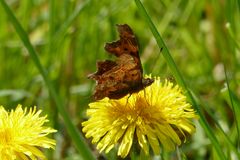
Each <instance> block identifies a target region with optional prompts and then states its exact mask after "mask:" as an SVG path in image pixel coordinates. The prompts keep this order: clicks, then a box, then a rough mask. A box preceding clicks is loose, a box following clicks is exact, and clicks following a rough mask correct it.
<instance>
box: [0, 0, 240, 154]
mask: <svg viewBox="0 0 240 160" xmlns="http://www.w3.org/2000/svg"><path fill="white" fill-rule="evenodd" d="M7 3H8V5H9V6H10V8H11V9H12V11H13V12H14V14H15V15H16V17H17V19H18V20H19V22H20V23H21V25H22V26H23V28H24V29H25V31H26V32H27V33H28V36H29V38H30V40H31V43H32V45H33V46H34V48H35V50H36V51H37V53H38V56H39V58H40V60H41V63H42V64H43V66H44V67H45V69H46V71H47V73H48V76H49V78H50V79H51V80H52V82H53V84H54V86H55V88H56V90H57V93H58V94H59V96H60V97H61V99H62V103H64V104H63V105H64V106H65V107H66V108H67V110H68V112H69V114H70V115H71V120H72V121H73V123H74V124H75V125H76V126H78V127H79V129H80V130H81V122H82V121H83V120H84V119H86V118H87V117H86V116H85V111H86V109H87V107H88V103H89V102H91V101H92V99H91V95H92V92H93V88H94V85H95V82H94V81H92V80H89V79H87V75H88V74H89V73H92V72H95V71H96V61H97V60H104V59H111V58H114V57H112V56H110V55H109V54H107V53H106V52H105V51H104V48H103V47H104V44H105V43H106V42H110V41H114V40H116V39H118V36H117V32H116V26H115V25H116V24H124V23H127V24H129V25H130V26H131V28H132V29H133V30H134V32H135V34H136V35H137V37H138V41H139V45H140V56H141V61H142V65H143V68H144V73H145V74H152V75H153V76H160V77H162V78H169V79H172V80H173V81H174V77H173V76H172V73H171V70H170V69H169V67H168V66H167V63H166V61H165V59H164V57H163V56H162V54H161V52H160V49H159V47H158V46H157V44H156V41H155V39H154V37H153V35H152V33H151V31H150V29H149V28H148V25H147V23H146V22H145V20H144V19H143V18H142V16H141V15H140V13H139V10H138V8H137V7H136V4H135V3H134V1H129V0H121V1H116V0H113V1H110V0H101V1H98V0H88V1H87V0H61V1H56V0H49V1H48V0H26V1H19V0H7ZM142 3H143V5H144V7H145V8H146V10H147V12H148V13H149V16H150V17H151V19H152V20H153V22H154V24H155V25H156V27H157V29H158V31H159V32H160V34H161V36H162V38H163V40H164V41H165V43H166V45H167V47H168V49H169V51H170V53H171V55H172V57H173V59H174V61H175V63H176V65H177V67H178V69H179V70H180V72H181V73H182V75H183V77H184V80H185V81H186V83H187V85H188V87H189V88H190V90H191V91H192V92H193V94H194V96H195V97H196V99H197V100H198V103H199V104H200V105H201V108H202V109H203V110H204V113H205V115H206V117H207V120H208V122H209V124H210V126H211V128H212V129H213V131H214V133H215V135H216V136H217V138H218V140H219V143H220V145H221V147H223V150H225V153H226V155H227V157H229V158H230V159H232V158H233V157H234V156H232V154H234V152H233V149H232V148H231V147H229V144H228V143H229V142H228V140H226V139H225V138H223V137H225V136H227V137H229V139H230V140H231V142H232V146H234V147H236V148H237V147H238V146H239V140H238V130H237V126H238V125H239V124H238V123H237V121H236V119H235V118H234V117H235V115H239V114H240V111H239V110H240V109H239V107H240V101H239V97H240V12H239V9H240V1H239V0H219V1H216V0H210V1H207V0H202V1H197V0H191V1H190V0H173V1H171V0H162V1H160V0H148V1H146V0H145V1H142ZM0 17H1V18H0V64H1V66H0V102H1V104H0V105H3V106H4V107H5V108H9V109H10V108H15V106H16V105H17V104H19V103H20V104H23V106H35V105H36V106H38V107H39V108H41V109H42V110H43V111H44V113H46V114H48V116H49V119H50V120H51V123H52V125H53V126H54V128H56V129H58V131H59V132H58V134H57V135H56V136H55V137H56V138H57V148H56V150H55V151H53V153H48V155H49V156H48V157H49V159H80V158H81V155H79V154H78V152H77V151H76V150H75V148H74V145H73V142H72V141H71V138H70V137H69V135H68V134H67V133H66V128H65V126H64V123H63V121H62V119H61V116H59V115H58V114H57V108H56V105H55V103H54V101H53V99H52V98H51V97H50V96H49V93H48V88H47V87H46V85H45V83H44V81H43V79H42V77H41V75H40V73H39V71H38V70H37V68H36V67H35V65H34V63H33V61H32V59H31V57H30V56H29V53H28V51H27V50H26V48H25V47H24V45H23V43H22V41H21V40H20V38H19V36H18V35H17V33H16V31H15V29H14V28H13V26H12V24H11V22H10V21H9V19H8V17H7V14H6V13H5V11H4V10H3V8H2V6H0ZM224 66H225V70H224ZM225 71H226V75H227V78H228V80H229V88H230V89H228V88H227V87H226V76H225ZM229 92H230V93H231V96H230V97H229ZM231 99H232V103H231ZM233 106H235V107H236V108H237V109H234V108H233ZM196 125H197V133H196V135H195V136H193V138H192V140H190V141H189V142H187V144H185V145H184V147H183V148H182V150H183V151H182V152H183V154H185V157H187V158H188V159H218V158H217V156H216V155H215V154H216V153H215V151H214V149H213V147H212V145H211V142H210V141H209V140H208V138H207V137H206V135H205V133H204V131H203V129H202V128H201V126H200V125H199V124H198V123H197V124H196ZM222 131H224V132H222ZM223 133H225V134H226V135H225V136H223ZM238 149H239V148H238ZM92 150H93V151H94V153H95V155H96V156H99V154H98V153H97V152H96V151H95V149H94V147H92ZM175 154H176V153H174V152H173V153H170V154H168V156H167V157H168V158H169V159H174V158H176V155H175ZM114 155H115V151H112V152H111V153H110V154H108V155H104V157H105V158H106V159H110V158H109V157H111V159H114V158H116V157H115V156H114Z"/></svg>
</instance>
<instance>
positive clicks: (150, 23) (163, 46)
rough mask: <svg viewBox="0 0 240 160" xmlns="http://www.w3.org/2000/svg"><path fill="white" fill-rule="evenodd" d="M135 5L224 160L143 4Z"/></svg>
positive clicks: (137, 1) (136, 1) (223, 156)
mask: <svg viewBox="0 0 240 160" xmlns="http://www.w3.org/2000/svg"><path fill="white" fill-rule="evenodd" d="M135 3H136V5H137V7H138V9H139V12H140V14H141V15H142V16H143V18H144V20H146V22H147V24H148V26H149V28H150V30H151V32H152V34H153V36H154V37H155V39H156V41H157V44H158V46H159V48H163V49H162V54H163V56H164V58H165V59H166V61H167V63H168V66H169V67H170V69H171V71H172V72H173V75H174V77H175V78H176V80H177V82H178V84H179V85H181V86H182V88H183V89H184V90H186V91H187V96H188V98H189V100H190V101H191V103H192V104H193V106H194V108H195V109H196V110H197V112H198V114H199V116H200V124H201V126H202V127H203V128H204V130H205V132H206V134H207V135H208V137H209V139H210V140H211V142H212V144H213V146H214V147H215V149H216V152H217V153H218V156H219V158H220V159H224V160H225V159H226V157H225V155H224V153H223V151H222V149H221V146H220V144H219V142H218V140H217V138H216V136H215V135H214V132H213V131H212V129H211V128H210V126H209V124H208V123H207V121H206V119H205V117H204V115H203V113H202V112H201V109H200V107H199V104H198V103H197V102H196V100H195V99H194V98H193V95H192V94H191V92H190V90H189V89H188V87H187V85H186V83H185V81H184V79H183V77H182V75H181V73H180V71H179V70H178V67H177V66H176V64H175V62H174V60H173V58H172V56H171V55H170V52H169V50H168V48H167V47H166V45H165V43H164V41H163V39H162V37H161V35H160V34H159V32H158V31H157V29H156V27H155V25H154V24H153V22H152V20H151V18H150V17H149V15H148V13H147V12H146V10H145V8H144V6H143V4H142V3H141V1H140V0H135Z"/></svg>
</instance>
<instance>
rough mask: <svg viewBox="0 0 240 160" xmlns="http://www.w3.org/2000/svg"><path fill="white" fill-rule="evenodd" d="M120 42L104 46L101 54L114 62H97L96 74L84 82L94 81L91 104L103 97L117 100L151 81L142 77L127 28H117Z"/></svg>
mask: <svg viewBox="0 0 240 160" xmlns="http://www.w3.org/2000/svg"><path fill="white" fill-rule="evenodd" d="M117 30H118V32H119V37H120V39H119V40H117V41H115V42H111V43H106V45H105V47H104V48H105V50H106V51H107V52H108V53H110V54H113V55H114V56H116V60H115V61H112V60H105V61H98V62H97V71H96V72H95V73H92V74H89V75H88V78H90V79H93V80H96V87H95V90H94V94H93V98H94V100H100V99H103V98H104V97H108V98H110V99H120V98H122V97H124V96H126V95H127V94H132V93H135V92H138V91H140V90H142V89H144V88H145V87H147V86H149V85H151V84H152V83H153V82H154V80H153V79H151V78H144V77H143V69H142V65H141V60H140V57H139V53H138V51H139V47H138V43H137V39H136V37H135V35H134V33H133V31H132V29H131V28H130V27H129V26H128V25H127V24H120V25H117Z"/></svg>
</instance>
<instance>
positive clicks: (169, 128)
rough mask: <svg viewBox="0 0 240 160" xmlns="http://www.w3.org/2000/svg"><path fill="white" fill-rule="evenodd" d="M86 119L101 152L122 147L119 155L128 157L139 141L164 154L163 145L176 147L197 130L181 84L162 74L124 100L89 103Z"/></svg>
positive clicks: (85, 128)
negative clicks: (135, 143)
mask: <svg viewBox="0 0 240 160" xmlns="http://www.w3.org/2000/svg"><path fill="white" fill-rule="evenodd" d="M89 107H90V108H89V109H87V115H88V116H89V117H90V118H89V119H88V120H87V121H85V122H83V123H82V125H83V132H85V133H86V137H87V138H90V137H92V143H96V144H97V149H98V150H100V152H102V151H105V152H106V153H108V152H109V151H110V150H111V149H112V148H113V147H115V146H118V155H119V156H121V157H123V158H124V157H126V156H127V155H128V154H129V151H130V149H131V147H132V144H133V140H136V141H137V142H138V144H139V146H140V147H141V149H143V151H144V152H145V153H146V154H149V146H150V147H151V148H152V150H153V152H154V153H155V154H160V148H161V147H160V146H162V147H163V148H164V149H166V150H169V151H171V150H174V149H175V146H176V145H178V146H179V145H181V144H182V141H185V140H182V138H181V137H184V138H183V139H186V134H188V135H189V134H190V135H191V134H192V133H194V132H195V127H194V125H193V124H192V122H191V119H193V118H197V115H196V114H195V111H194V110H193V109H192V108H191V105H190V104H189V103H187V101H186V96H185V95H184V94H183V91H182V89H181V88H180V87H179V86H178V85H175V86H174V85H173V83H171V82H169V81H168V80H165V81H164V82H162V81H161V80H160V78H159V77H156V78H154V83H153V84H151V85H150V86H148V87H146V88H145V89H143V90H141V91H139V92H138V93H133V94H131V95H127V96H125V97H123V98H121V99H117V100H115V99H109V98H104V99H102V100H99V101H96V102H93V103H90V104H89Z"/></svg>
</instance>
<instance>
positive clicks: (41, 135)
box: [0, 105, 56, 160]
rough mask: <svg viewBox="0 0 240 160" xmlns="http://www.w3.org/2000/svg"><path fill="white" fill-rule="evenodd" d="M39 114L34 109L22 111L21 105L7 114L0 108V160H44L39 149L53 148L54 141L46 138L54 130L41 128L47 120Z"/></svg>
mask: <svg viewBox="0 0 240 160" xmlns="http://www.w3.org/2000/svg"><path fill="white" fill-rule="evenodd" d="M41 112H42V111H41V110H39V111H37V109H36V107H33V108H30V109H29V111H28V110H27V108H25V109H24V110H23V109H22V106H21V105H18V106H17V108H16V109H15V110H11V112H7V111H6V110H5V109H4V108H3V106H0V137H1V138H0V159H1V160H15V159H18V160H21V159H22V160H28V159H37V158H40V159H46V157H45V156H44V154H43V153H42V151H41V150H40V147H42V148H54V146H55V145H56V142H55V140H53V139H50V138H47V137H46V136H47V135H48V134H49V133H53V132H56V130H54V129H52V128H50V127H46V126H43V125H44V123H45V122H48V120H47V119H46V118H47V116H44V117H40V113H41Z"/></svg>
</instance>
